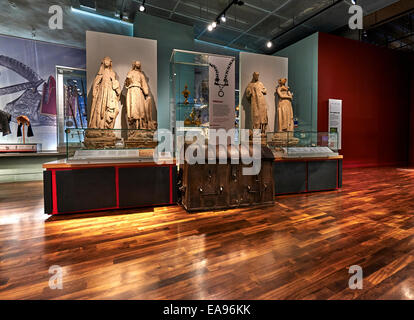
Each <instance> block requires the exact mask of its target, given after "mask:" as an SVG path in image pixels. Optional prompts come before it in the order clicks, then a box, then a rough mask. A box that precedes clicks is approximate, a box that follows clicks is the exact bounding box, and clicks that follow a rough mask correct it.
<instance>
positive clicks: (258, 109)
mask: <svg viewBox="0 0 414 320" xmlns="http://www.w3.org/2000/svg"><path fill="white" fill-rule="evenodd" d="M259 75H260V74H259V73H258V72H254V73H253V79H252V81H251V82H250V83H249V85H248V86H247V88H246V97H247V99H248V100H249V101H250V105H251V110H252V121H253V129H259V130H260V131H261V132H262V134H264V133H266V129H267V125H268V118H267V103H266V100H265V97H264V96H265V95H266V94H267V90H266V88H265V87H264V85H263V83H261V82H260V81H259Z"/></svg>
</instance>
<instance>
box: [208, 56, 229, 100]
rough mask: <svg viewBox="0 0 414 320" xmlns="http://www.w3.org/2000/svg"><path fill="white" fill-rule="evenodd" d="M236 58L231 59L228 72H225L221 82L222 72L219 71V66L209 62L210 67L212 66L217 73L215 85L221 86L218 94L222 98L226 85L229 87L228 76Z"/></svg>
mask: <svg viewBox="0 0 414 320" xmlns="http://www.w3.org/2000/svg"><path fill="white" fill-rule="evenodd" d="M234 60H235V59H234V58H233V59H231V60H230V62H229V64H228V66H227V68H226V73H225V74H224V79H223V83H220V73H219V70H218V68H217V66H216V65H215V64H213V63H209V65H210V67H212V68H213V69H214V71H215V73H216V77H215V78H214V85H215V86H218V87H219V92H218V95H219V97H221V98H222V97H224V91H223V89H224V87H228V85H229V80H228V79H227V77H228V75H229V71H230V68H231V66H232V65H233V63H234Z"/></svg>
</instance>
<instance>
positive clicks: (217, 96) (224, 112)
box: [208, 55, 236, 130]
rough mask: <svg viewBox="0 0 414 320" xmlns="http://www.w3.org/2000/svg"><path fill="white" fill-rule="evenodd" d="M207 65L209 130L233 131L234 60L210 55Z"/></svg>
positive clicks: (234, 116)
mask: <svg viewBox="0 0 414 320" xmlns="http://www.w3.org/2000/svg"><path fill="white" fill-rule="evenodd" d="M208 63H209V120H210V129H216V130H217V129H225V130H230V129H234V127H235V120H236V111H235V58H234V57H224V56H215V55H210V56H209V58H208Z"/></svg>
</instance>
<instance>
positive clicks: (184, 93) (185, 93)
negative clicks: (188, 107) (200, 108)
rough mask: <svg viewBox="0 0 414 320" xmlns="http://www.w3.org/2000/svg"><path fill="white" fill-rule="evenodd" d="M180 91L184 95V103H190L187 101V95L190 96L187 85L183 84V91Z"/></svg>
mask: <svg viewBox="0 0 414 320" xmlns="http://www.w3.org/2000/svg"><path fill="white" fill-rule="evenodd" d="M181 93H182V95H183V96H184V99H185V100H184V104H190V103H189V102H188V97H189V96H190V93H191V92H190V91H189V90H188V86H187V85H185V86H184V91H183V92H181Z"/></svg>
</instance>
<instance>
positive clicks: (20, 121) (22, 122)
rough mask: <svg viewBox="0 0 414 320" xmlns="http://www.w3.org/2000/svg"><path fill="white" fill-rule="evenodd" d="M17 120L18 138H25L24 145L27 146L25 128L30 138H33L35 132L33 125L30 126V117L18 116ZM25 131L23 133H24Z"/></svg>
mask: <svg viewBox="0 0 414 320" xmlns="http://www.w3.org/2000/svg"><path fill="white" fill-rule="evenodd" d="M16 120H17V125H18V127H17V136H18V137H23V144H26V135H25V127H26V126H27V136H28V137H33V136H34V134H33V130H32V125H31V124H30V120H29V118H28V117H26V116H23V115H21V116H18V117H17V118H16ZM22 131H23V133H22Z"/></svg>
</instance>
